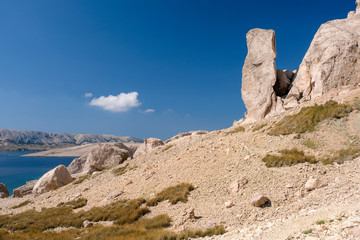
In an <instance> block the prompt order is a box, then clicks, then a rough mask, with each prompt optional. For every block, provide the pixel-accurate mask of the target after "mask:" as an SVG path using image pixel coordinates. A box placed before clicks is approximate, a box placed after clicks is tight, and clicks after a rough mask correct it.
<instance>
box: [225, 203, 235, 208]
mask: <svg viewBox="0 0 360 240" xmlns="http://www.w3.org/2000/svg"><path fill="white" fill-rule="evenodd" d="M232 206H234V204H233V203H232V202H231V201H226V202H225V207H226V208H231V207H232Z"/></svg>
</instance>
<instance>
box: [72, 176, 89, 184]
mask: <svg viewBox="0 0 360 240" xmlns="http://www.w3.org/2000/svg"><path fill="white" fill-rule="evenodd" d="M86 179H90V175H89V174H86V175H84V176H81V177H79V178H78V179H76V180H75V181H74V184H80V183H82V182H83V181H85V180H86Z"/></svg>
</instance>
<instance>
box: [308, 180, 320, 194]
mask: <svg viewBox="0 0 360 240" xmlns="http://www.w3.org/2000/svg"><path fill="white" fill-rule="evenodd" d="M319 185H320V182H319V180H318V179H317V178H313V177H310V178H309V179H308V180H307V182H306V183H305V189H306V190H308V191H312V190H314V189H315V188H317V187H319Z"/></svg>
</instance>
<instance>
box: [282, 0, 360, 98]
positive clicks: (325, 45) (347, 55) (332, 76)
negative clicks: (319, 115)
mask: <svg viewBox="0 0 360 240" xmlns="http://www.w3.org/2000/svg"><path fill="white" fill-rule="evenodd" d="M356 3H357V12H356V13H358V12H359V11H358V10H359V4H360V3H359V0H358V1H357V2H356ZM359 44H360V14H355V15H354V16H352V17H350V18H347V19H340V20H333V21H329V22H327V23H325V24H322V25H321V27H320V28H319V30H318V31H317V33H316V34H315V37H314V39H313V40H312V42H311V45H310V47H309V49H308V51H307V52H306V54H305V57H304V59H303V60H302V62H301V64H300V67H299V70H298V72H297V74H296V76H295V78H294V81H293V87H292V88H291V89H290V92H289V95H288V97H291V96H295V97H296V98H297V99H299V98H301V97H303V98H304V99H305V100H309V99H312V98H315V97H318V96H321V95H323V94H324V93H327V92H329V91H330V90H332V89H334V88H339V87H341V86H357V85H358V84H359V83H360V61H359V59H360V48H359Z"/></svg>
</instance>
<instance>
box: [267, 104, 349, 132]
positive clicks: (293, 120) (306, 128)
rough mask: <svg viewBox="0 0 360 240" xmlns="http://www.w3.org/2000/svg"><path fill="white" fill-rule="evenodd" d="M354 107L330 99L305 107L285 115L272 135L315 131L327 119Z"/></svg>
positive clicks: (343, 114)
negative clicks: (323, 102)
mask: <svg viewBox="0 0 360 240" xmlns="http://www.w3.org/2000/svg"><path fill="white" fill-rule="evenodd" d="M353 110H354V108H353V107H352V106H351V105H349V104H339V103H337V102H335V101H328V102H326V103H325V104H324V105H314V106H311V107H304V108H302V109H301V110H300V112H299V113H297V114H295V115H288V116H285V117H284V118H283V119H282V120H280V121H279V122H278V123H277V124H275V126H274V127H273V128H272V129H271V130H270V131H269V134H270V135H289V134H292V133H299V134H302V133H305V132H313V131H315V127H316V126H317V125H318V124H319V123H320V122H321V121H323V120H325V119H332V118H342V117H345V116H347V115H348V114H349V113H350V112H351V111H353Z"/></svg>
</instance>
